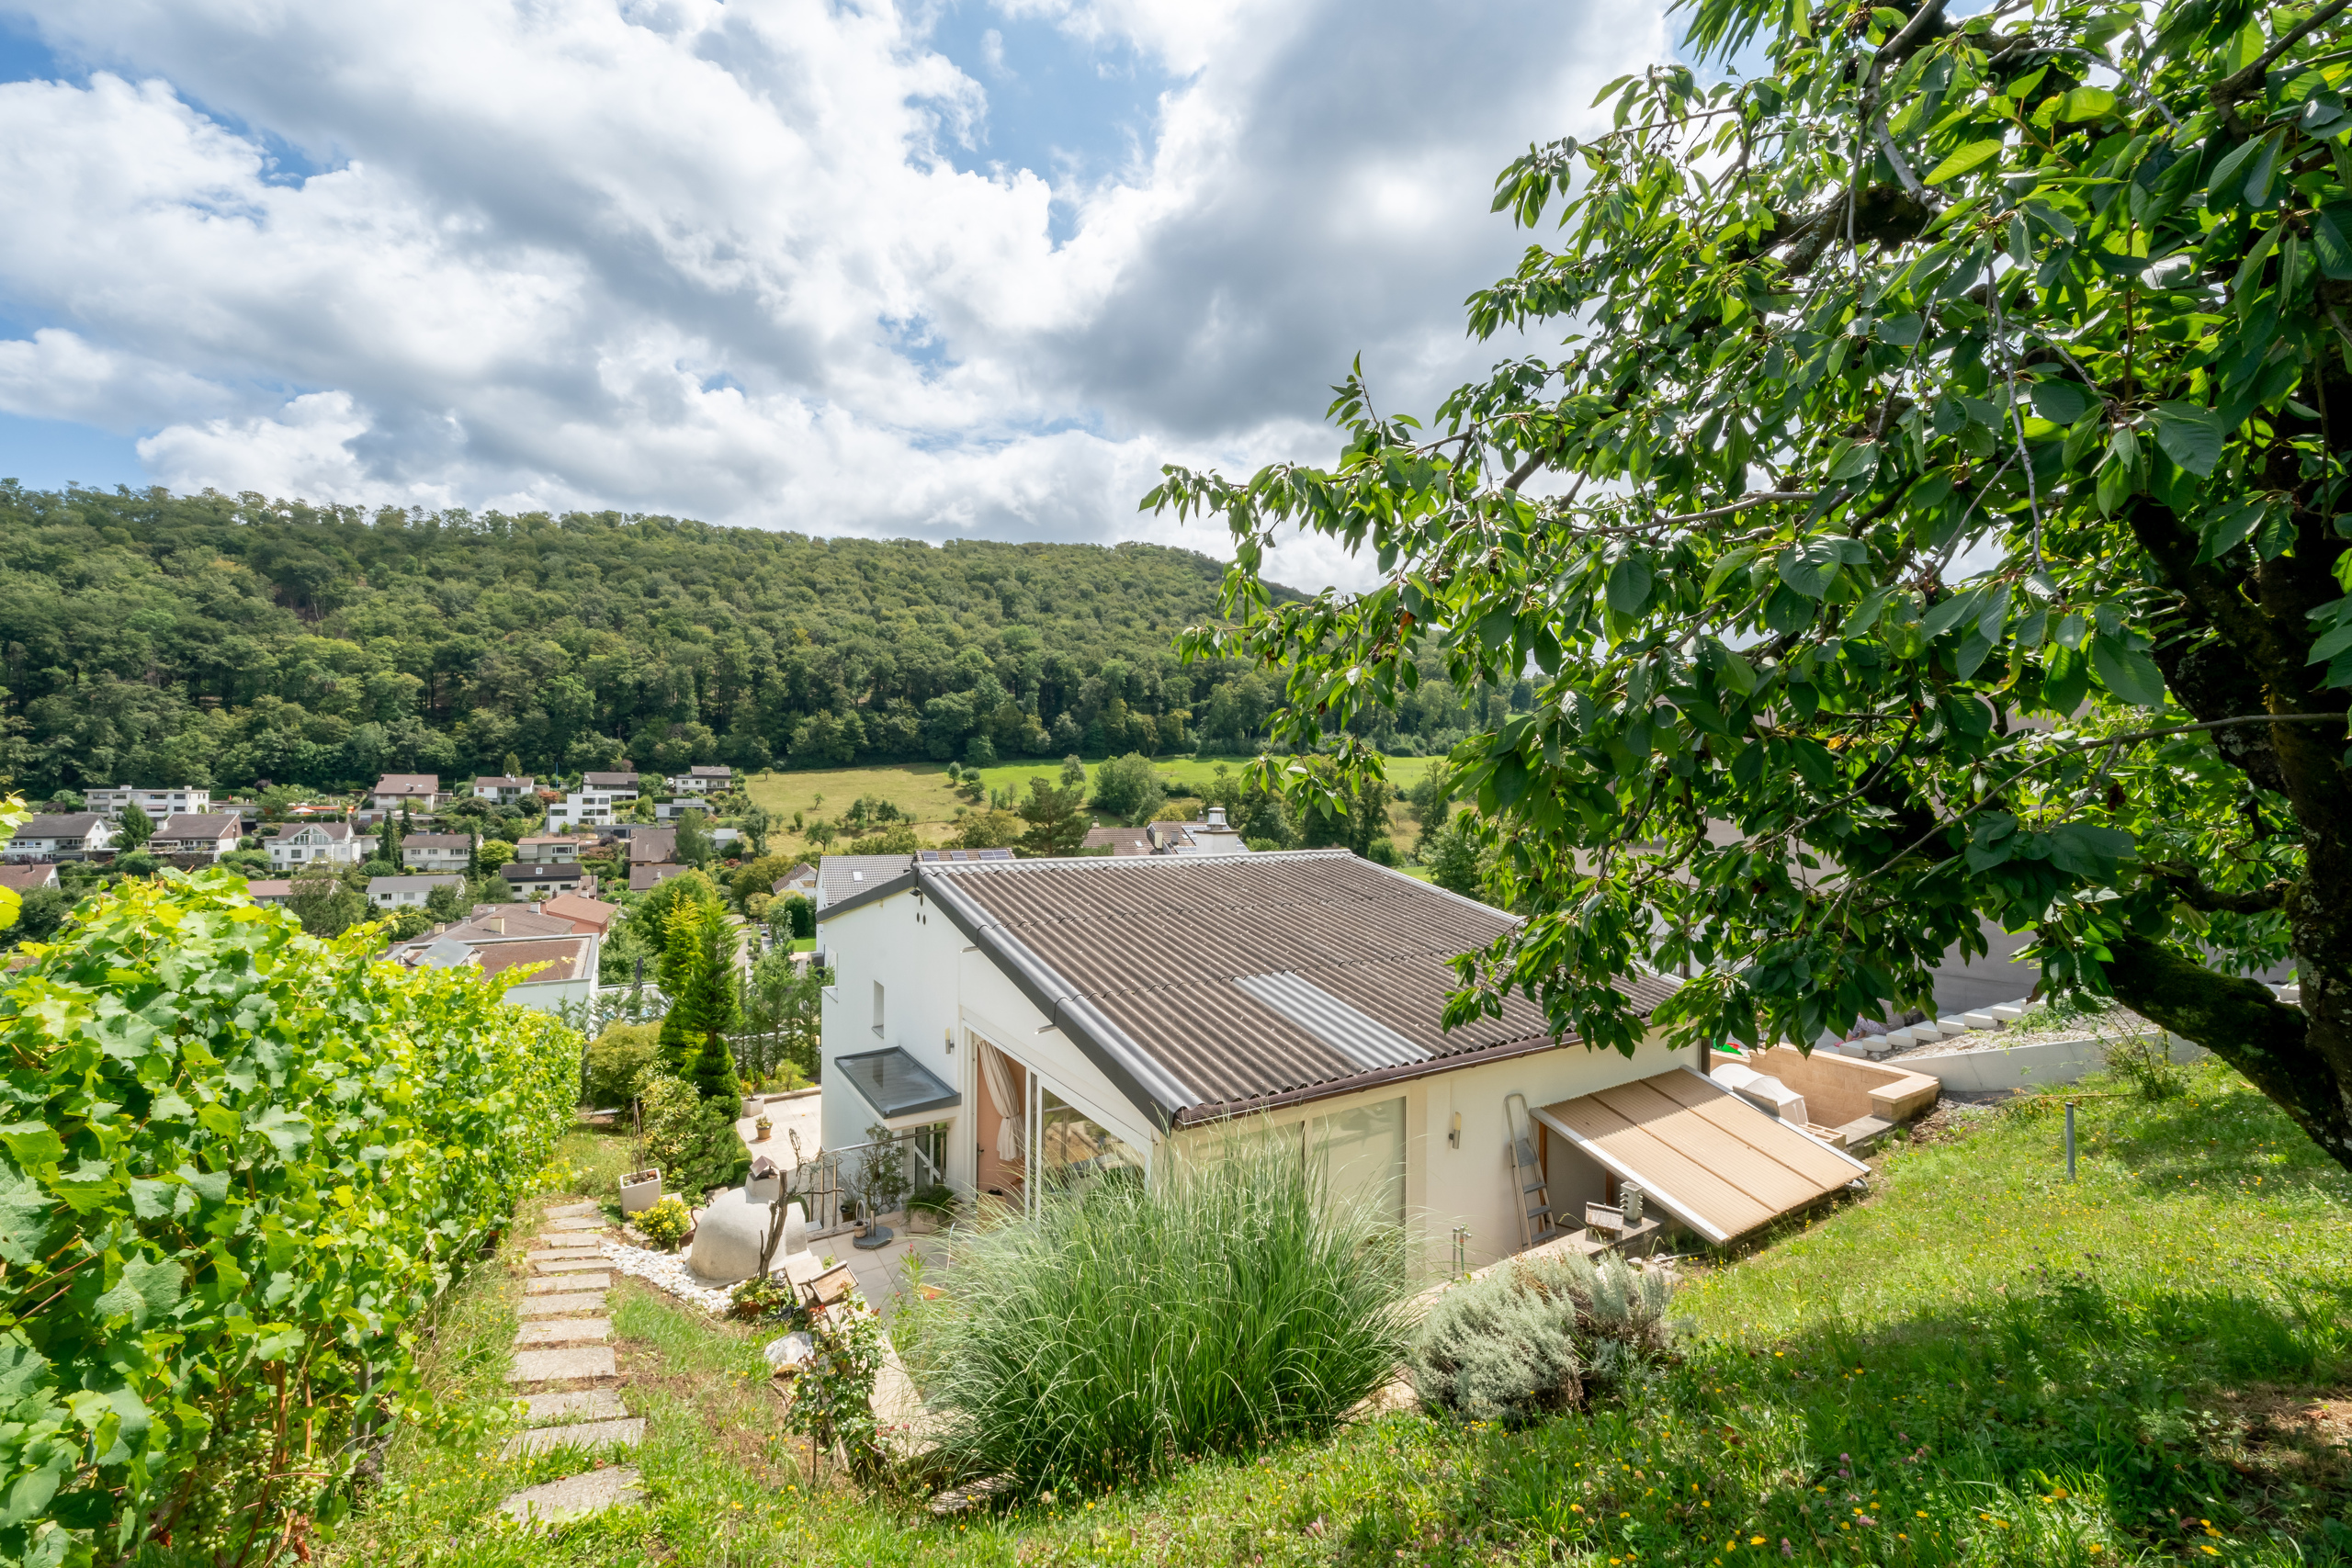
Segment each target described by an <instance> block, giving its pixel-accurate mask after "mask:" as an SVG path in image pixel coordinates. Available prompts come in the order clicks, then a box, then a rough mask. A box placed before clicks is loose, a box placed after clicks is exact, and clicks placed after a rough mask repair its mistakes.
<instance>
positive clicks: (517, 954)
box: [474, 936, 588, 985]
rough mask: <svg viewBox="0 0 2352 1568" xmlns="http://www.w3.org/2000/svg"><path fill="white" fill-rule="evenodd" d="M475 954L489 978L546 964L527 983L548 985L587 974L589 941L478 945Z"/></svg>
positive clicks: (575, 938) (564, 939)
mask: <svg viewBox="0 0 2352 1568" xmlns="http://www.w3.org/2000/svg"><path fill="white" fill-rule="evenodd" d="M474 952H475V953H476V954H477V955H479V956H480V957H481V972H482V973H483V974H485V975H496V974H499V973H501V972H502V971H503V970H507V969H512V968H514V967H515V965H516V964H546V965H547V967H546V968H544V969H542V970H540V971H539V972H538V973H537V974H536V975H534V976H531V977H530V978H529V979H528V980H526V981H525V982H524V983H525V984H526V985H535V984H545V983H548V982H549V981H554V980H570V979H573V978H576V977H577V976H580V975H581V974H582V973H585V966H586V964H587V962H588V939H587V938H586V937H584V936H572V937H556V938H553V939H551V940H548V941H546V942H477V943H476V944H475V946H474Z"/></svg>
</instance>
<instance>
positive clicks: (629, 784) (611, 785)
mask: <svg viewBox="0 0 2352 1568" xmlns="http://www.w3.org/2000/svg"><path fill="white" fill-rule="evenodd" d="M580 787H581V788H582V789H583V790H587V791H589V792H591V793H593V794H596V795H610V796H612V797H613V798H614V799H615V800H635V799H636V798H637V775H636V774H635V773H582V774H581V775H580Z"/></svg>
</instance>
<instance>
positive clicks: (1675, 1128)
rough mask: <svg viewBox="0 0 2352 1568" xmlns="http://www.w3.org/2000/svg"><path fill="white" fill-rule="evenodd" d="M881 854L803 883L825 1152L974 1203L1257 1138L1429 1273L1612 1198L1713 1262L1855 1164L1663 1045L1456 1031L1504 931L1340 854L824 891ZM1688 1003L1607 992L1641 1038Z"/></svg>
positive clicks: (1094, 867) (1639, 988)
mask: <svg viewBox="0 0 2352 1568" xmlns="http://www.w3.org/2000/svg"><path fill="white" fill-rule="evenodd" d="M872 858H878V857H835V856H827V857H826V860H825V863H824V865H823V866H821V867H820V886H822V887H823V888H824V889H825V893H824V898H825V903H824V907H823V908H821V909H820V911H819V916H818V918H819V920H820V928H819V930H820V942H821V944H822V945H823V946H824V947H825V948H826V950H827V952H828V953H829V955H830V959H831V966H832V972H833V976H834V981H833V984H832V986H831V987H829V988H828V989H827V990H826V991H825V992H824V996H823V1002H822V1031H823V1035H822V1038H823V1054H824V1071H823V1077H822V1081H823V1082H824V1084H825V1088H826V1092H825V1096H824V1108H823V1115H824V1128H823V1138H824V1143H825V1146H827V1147H845V1146H847V1145H851V1144H854V1143H856V1142H858V1141H860V1140H861V1139H862V1138H863V1137H864V1136H865V1127H866V1126H867V1125H869V1124H871V1123H875V1122H879V1123H881V1124H883V1125H886V1126H888V1127H890V1128H892V1129H894V1130H900V1131H906V1132H910V1133H914V1134H918V1136H917V1137H916V1138H915V1139H914V1143H915V1145H916V1146H917V1147H918V1148H919V1149H920V1150H922V1151H923V1152H924V1154H925V1156H926V1157H927V1158H930V1159H932V1160H933V1162H934V1163H935V1164H936V1166H937V1168H939V1169H940V1170H941V1172H942V1173H943V1174H944V1178H945V1179H946V1180H947V1181H948V1182H949V1183H950V1184H952V1185H953V1186H955V1187H956V1188H957V1189H958V1190H961V1191H964V1192H966V1193H973V1194H989V1193H992V1194H997V1195H999V1196H1001V1197H1003V1198H1005V1199H1007V1200H1012V1201H1020V1200H1022V1199H1023V1197H1024V1196H1025V1195H1027V1194H1029V1193H1031V1192H1034V1191H1035V1190H1038V1188H1039V1187H1040V1185H1041V1184H1044V1183H1047V1182H1056V1181H1067V1180H1084V1179H1091V1178H1092V1177H1094V1176H1097V1175H1101V1174H1103V1173H1106V1172H1111V1171H1115V1170H1119V1169H1122V1168H1125V1169H1130V1170H1135V1171H1138V1172H1141V1171H1148V1169H1150V1168H1152V1167H1154V1166H1156V1165H1158V1164H1159V1162H1161V1161H1163V1160H1165V1159H1167V1158H1169V1157H1170V1156H1172V1155H1175V1154H1177V1153H1179V1152H1180V1151H1181V1150H1183V1149H1185V1148H1199V1147H1205V1146H1208V1145H1213V1144H1214V1143H1215V1141H1216V1140H1217V1139H1218V1138H1220V1137H1223V1136H1226V1135H1228V1134H1229V1133H1230V1132H1231V1131H1232V1130H1233V1129H1234V1128H1235V1127H1237V1126H1240V1127H1247V1128H1252V1129H1264V1130H1266V1131H1267V1132H1269V1133H1270V1134H1272V1135H1275V1136H1280V1137H1283V1138H1295V1139H1296V1140H1297V1141H1298V1147H1299V1150H1300V1152H1301V1155H1302V1156H1303V1157H1306V1158H1307V1159H1310V1160H1313V1161H1315V1162H1317V1165H1318V1166H1319V1167H1320V1168H1321V1171H1322V1172H1323V1174H1324V1176H1325V1178H1326V1179H1327V1180H1328V1181H1329V1185H1330V1188H1331V1190H1334V1191H1335V1192H1338V1193H1340V1194H1343V1195H1351V1196H1359V1197H1362V1198H1363V1199H1364V1200H1365V1201H1371V1202H1374V1203H1377V1204H1378V1205H1379V1206H1381V1207H1382V1208H1384V1209H1385V1210H1386V1211H1387V1212H1388V1213H1392V1214H1393V1215H1395V1216H1396V1218H1397V1220H1398V1221H1399V1222H1400V1223H1401V1224H1405V1225H1406V1226H1407V1228H1408V1233H1409V1234H1411V1235H1413V1236H1414V1237H1415V1238H1416V1246H1417V1247H1418V1248H1419V1251H1420V1253H1421V1255H1422V1257H1423V1258H1424V1259H1425V1260H1426V1261H1427V1263H1428V1265H1429V1266H1430V1268H1431V1269H1432V1270H1434V1271H1441V1272H1442V1271H1444V1270H1445V1269H1450V1268H1452V1267H1453V1265H1454V1253H1455V1249H1456V1247H1460V1248H1461V1250H1462V1253H1463V1254H1464V1256H1465V1257H1466V1258H1467V1260H1468V1261H1470V1262H1471V1263H1473V1264H1479V1263H1484V1262H1487V1261H1491V1260H1493V1259H1495V1258H1500V1257H1503V1256H1505V1255H1508V1254H1510V1253H1512V1252H1516V1251H1518V1250H1521V1248H1522V1247H1525V1246H1527V1245H1529V1243H1530V1241H1531V1239H1532V1237H1533V1236H1535V1235H1540V1234H1544V1233H1545V1232H1548V1229H1549V1223H1550V1219H1551V1216H1552V1215H1553V1214H1555V1213H1557V1214H1560V1215H1566V1216H1574V1215H1579V1214H1582V1213H1584V1212H1585V1209H1586V1206H1587V1205H1588V1204H1604V1205H1605V1204H1610V1203H1611V1202H1612V1201H1613V1200H1615V1199H1616V1198H1617V1197H1619V1196H1620V1194H1621V1191H1622V1190H1623V1188H1625V1187H1627V1186H1638V1188H1639V1189H1640V1190H1641V1191H1642V1192H1643V1193H1644V1194H1645V1197H1646V1201H1647V1204H1648V1206H1649V1208H1650V1210H1651V1211H1652V1212H1653V1213H1662V1214H1663V1215H1664V1216H1666V1217H1667V1218H1668V1220H1670V1221H1671V1222H1672V1223H1674V1224H1678V1225H1679V1226H1681V1227H1683V1228H1685V1229H1688V1230H1689V1231H1691V1232H1692V1233H1694V1234H1696V1235H1700V1236H1701V1237H1703V1238H1704V1239H1706V1240H1707V1241H1710V1242H1714V1243H1721V1242H1724V1241H1726V1240H1729V1239H1731V1238H1732V1237H1734V1236H1736V1235H1744V1234H1747V1233H1748V1232H1750V1231H1753V1230H1755V1229H1756V1228H1758V1227H1759V1226H1761V1225H1763V1224H1767V1223H1769V1222H1770V1220H1771V1219H1773V1218H1774V1217H1775V1216H1777V1215H1779V1214H1781V1213H1789V1212H1792V1211H1794V1210H1796V1209H1800V1208H1803V1207H1805V1206H1806V1205H1808V1204H1810V1203H1813V1202H1815V1201H1820V1200H1822V1199H1824V1198H1826V1197H1828V1196H1829V1195H1831V1194H1833V1193H1835V1192H1838V1191H1839V1190H1842V1189H1844V1188H1845V1187H1846V1186H1848V1184H1849V1183H1851V1182H1852V1181H1853V1180H1854V1179H1857V1178H1858V1177H1860V1176H1862V1175H1864V1174H1865V1173H1866V1171H1867V1167H1865V1166H1864V1165H1863V1164H1862V1163H1861V1162H1860V1161H1859V1160H1857V1159H1854V1158H1853V1157H1852V1156H1849V1155H1848V1154H1847V1153H1846V1152H1845V1151H1844V1150H1843V1149H1842V1148H1839V1147H1837V1146H1835V1145H1833V1144H1831V1143H1830V1142H1828V1141H1826V1140H1825V1139H1823V1138H1820V1137H1816V1136H1815V1135H1814V1134H1812V1133H1811V1132H1809V1131H1808V1130H1807V1129H1806V1128H1805V1127H1804V1125H1802V1124H1800V1123H1799V1122H1791V1121H1788V1120H1783V1119H1782V1118H1781V1116H1779V1115H1776V1114H1774V1113H1773V1112H1771V1111H1767V1110H1764V1109H1761V1108H1759V1107H1758V1106H1757V1105H1756V1104H1754V1103H1752V1102H1751V1101H1750V1100H1747V1099H1744V1098H1742V1097H1741V1096H1740V1095H1738V1094H1736V1093H1734V1092H1733V1091H1732V1090H1731V1089H1727V1088H1726V1087H1724V1085H1722V1084H1719V1083H1717V1082H1716V1081H1715V1080H1714V1079H1713V1077H1709V1076H1708V1075H1707V1073H1706V1072H1705V1071H1703V1070H1702V1067H1703V1064H1702V1063H1700V1062H1699V1061H1698V1060H1697V1057H1696V1053H1695V1052H1692V1051H1687V1050H1676V1049H1674V1048H1671V1047H1669V1046H1668V1044H1667V1043H1666V1042H1665V1039H1664V1037H1663V1034H1662V1032H1653V1033H1651V1034H1650V1035H1649V1036H1648V1037H1647V1038H1646V1039H1645V1040H1644V1041H1643V1042H1641V1043H1640V1044H1639V1045H1638V1046H1637V1047H1636V1048H1635V1049H1634V1052H1633V1053H1632V1054H1631V1055H1621V1054H1619V1053H1617V1052H1615V1051H1593V1050H1589V1049H1587V1048H1586V1046H1585V1044H1584V1043H1583V1042H1581V1041H1579V1040H1577V1039H1575V1038H1573V1037H1569V1036H1564V1035H1560V1034H1555V1032H1553V1031H1552V1030H1551V1028H1550V1026H1549V1024H1548V1023H1547V1022H1546V1021H1545V1019H1544V1014H1543V1012H1542V1010H1540V1009H1538V1008H1537V1007H1535V1006H1534V1004H1532V1003H1531V1002H1529V1001H1528V1000H1527V999H1526V998H1523V997H1521V996H1517V995H1512V996H1509V997H1506V998H1503V1000H1502V1003H1501V1006H1500V1010H1499V1012H1498V1015H1497V1016H1493V1017H1486V1018H1479V1019H1474V1020H1472V1021H1468V1022H1466V1023H1464V1024H1461V1025H1459V1026H1457V1027H1455V1028H1453V1029H1450V1030H1449V1029H1447V1028H1445V1027H1444V1025H1443V1021H1442V1019H1443V1014H1444V1010H1445V1004H1446V998H1447V997H1448V995H1449V994H1450V993H1451V992H1452V991H1453V990H1454V989H1455V988H1456V987H1458V984H1459V982H1458V980H1457V978H1456V976H1455V975H1454V972H1453V963H1452V961H1453V958H1454V957H1455V956H1456V955H1457V954H1459V953H1465V952H1472V951H1476V950H1477V949H1480V948H1484V947H1486V946H1487V944H1489V943H1490V942H1494V941H1495V940H1496V939H1497V938H1498V937H1501V936H1504V935H1507V934H1508V933H1509V932H1510V931H1511V930H1512V928H1513V927H1514V926H1515V925H1516V924H1517V921H1516V920H1515V919H1514V918H1513V917H1512V916H1510V915H1509V914H1506V913H1504V912H1503V911H1501V910H1498V909H1493V908H1488V907H1487V906H1485V905H1483V904H1478V903H1476V902H1473V901H1472V900H1470V899H1467V898H1461V897H1456V896H1454V895H1453V894H1451V893H1448V892H1445V891H1444V890H1442V889H1441V888H1437V887H1434V886H1430V885H1429V884H1426V883H1421V882H1417V881H1415V880H1413V879H1412V878H1410V877H1408V876H1405V875H1403V874H1400V873H1397V872H1395V871H1391V870H1387V869H1385V868H1383V867H1381V866H1377V865H1374V864H1373V863H1369V862H1367V861H1363V860H1360V859H1358V858H1357V857H1355V856H1354V855H1351V854H1350V853H1348V852H1346V851H1344V850H1311V851H1297V852H1276V853H1264V854H1246V855H1245V854H1204V853H1189V854H1188V853H1181V852H1179V853H1168V854H1150V855H1135V856H1108V857H1102V856H1095V857H1080V858H1070V859H1054V860H1033V861H1016V860H1002V861H991V860H977V859H976V860H963V861H956V860H947V859H944V858H943V859H936V860H934V859H930V858H922V859H914V860H908V859H907V858H906V857H896V858H897V859H898V860H899V867H898V869H897V870H896V871H895V872H892V871H890V870H888V869H887V868H875V869H873V870H872V871H871V872H868V874H866V875H865V877H864V878H863V879H862V881H861V882H858V883H854V884H853V885H854V886H855V889H856V890H855V891H854V892H850V893H848V894H846V896H843V895H842V894H840V893H837V892H835V891H834V888H835V886H836V883H835V878H834V872H835V866H834V862H835V860H837V859H849V860H853V861H855V860H861V859H865V860H870V859H872ZM842 869H844V870H849V869H855V870H858V871H861V872H865V871H867V868H866V867H864V866H860V867H854V868H842ZM1676 984H1677V982H1675V981H1674V980H1672V979H1670V978H1668V977H1666V976H1655V975H1646V974H1645V975H1638V976H1630V977H1628V978H1626V979H1624V980H1623V981H1621V982H1620V985H1621V987H1622V988H1623V990H1624V991H1625V993H1626V995H1627V998H1628V1000H1629V1001H1630V1002H1631V1003H1632V1004H1633V1005H1634V1008H1635V1009H1636V1010H1638V1011H1639V1012H1640V1013H1642V1014H1644V1015H1646V1014H1647V1013H1649V1011H1650V1010H1653V1009H1655V1008H1656V1007H1657V1005H1658V1004H1659V1003H1661V1002H1663V1001H1664V1000H1666V999H1667V998H1668V997H1669V996H1670V995H1671V994H1672V993H1673V990H1674V987H1675V985H1676ZM837 1086H838V1087H839V1088H840V1089H846V1090H848V1091H850V1092H846V1093H841V1094H838V1095H837V1094H836V1092H835V1091H836V1088H837ZM1569 1223H1570V1224H1573V1223H1574V1222H1573V1220H1571V1221H1570V1222H1569Z"/></svg>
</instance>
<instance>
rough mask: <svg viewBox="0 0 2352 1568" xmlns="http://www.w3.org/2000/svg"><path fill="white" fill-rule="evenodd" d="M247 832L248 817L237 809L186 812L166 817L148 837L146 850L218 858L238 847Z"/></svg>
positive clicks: (162, 853)
mask: <svg viewBox="0 0 2352 1568" xmlns="http://www.w3.org/2000/svg"><path fill="white" fill-rule="evenodd" d="M141 809H144V808H143V807H142V808H141ZM244 834H245V819H244V818H242V817H240V816H238V815H237V814H236V813H235V812H227V813H220V812H183V813H182V814H180V815H179V816H176V817H167V818H164V823H163V825H162V826H161V827H159V828H157V829H155V831H154V834H153V837H151V838H149V839H148V840H147V851H148V852H149V853H151V854H158V855H201V856H203V857H204V858H205V859H207V860H217V859H219V858H220V856H222V855H225V854H227V853H228V852H230V851H231V850H233V849H235V848H236V847H237V840H239V839H242V838H243V837H244Z"/></svg>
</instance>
